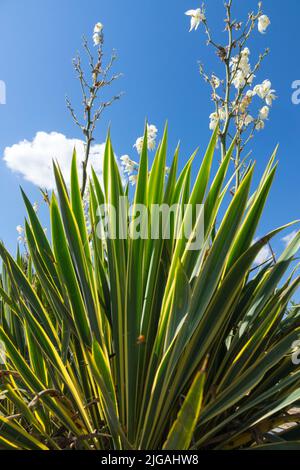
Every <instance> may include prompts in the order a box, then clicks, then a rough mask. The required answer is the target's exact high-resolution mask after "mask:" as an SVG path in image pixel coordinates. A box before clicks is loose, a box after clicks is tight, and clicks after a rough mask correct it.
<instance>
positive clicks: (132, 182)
mask: <svg viewBox="0 0 300 470" xmlns="http://www.w3.org/2000/svg"><path fill="white" fill-rule="evenodd" d="M129 181H130V183H131V184H132V186H134V185H135V184H136V182H137V175H131V176H129Z"/></svg>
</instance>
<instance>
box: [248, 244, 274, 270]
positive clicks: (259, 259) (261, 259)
mask: <svg viewBox="0 0 300 470" xmlns="http://www.w3.org/2000/svg"><path fill="white" fill-rule="evenodd" d="M258 240H259V238H255V239H254V240H253V242H252V243H253V244H254V243H255V242H257V241H258ZM271 259H272V252H271V249H270V247H269V245H264V246H263V247H262V249H261V250H260V252H259V253H258V255H257V256H256V258H255V260H254V262H253V264H254V265H255V266H259V265H261V264H264V263H265V262H266V261H270V260H271Z"/></svg>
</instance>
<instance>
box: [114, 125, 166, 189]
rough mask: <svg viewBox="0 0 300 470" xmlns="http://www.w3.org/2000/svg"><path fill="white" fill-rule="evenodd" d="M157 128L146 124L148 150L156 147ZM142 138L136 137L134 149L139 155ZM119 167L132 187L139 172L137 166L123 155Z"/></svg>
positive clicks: (142, 143)
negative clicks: (120, 166)
mask: <svg viewBox="0 0 300 470" xmlns="http://www.w3.org/2000/svg"><path fill="white" fill-rule="evenodd" d="M157 132H158V130H157V128H156V126H155V125H154V124H147V148H148V150H154V149H155V146H156V138H157ZM143 145H144V137H138V139H137V140H136V143H135V144H134V147H135V148H136V150H137V152H138V154H139V155H140V154H141V153H142V150H143ZM120 160H121V165H122V167H123V171H124V173H125V174H127V175H128V180H129V182H130V183H131V184H132V185H133V186H134V185H135V184H136V182H137V174H138V171H139V164H138V163H137V162H135V161H134V160H132V159H131V158H130V157H129V155H123V156H122V157H121V158H120Z"/></svg>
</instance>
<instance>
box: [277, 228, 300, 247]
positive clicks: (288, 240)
mask: <svg viewBox="0 0 300 470" xmlns="http://www.w3.org/2000/svg"><path fill="white" fill-rule="evenodd" d="M297 233H298V230H293V232H291V233H288V234H287V235H286V236H285V237H283V238H282V239H281V241H283V243H284V244H285V246H288V245H289V244H290V243H291V241H292V240H294V238H295V236H296V235H297Z"/></svg>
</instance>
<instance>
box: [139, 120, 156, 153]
mask: <svg viewBox="0 0 300 470" xmlns="http://www.w3.org/2000/svg"><path fill="white" fill-rule="evenodd" d="M156 137H157V128H156V127H155V126H154V125H153V124H150V125H149V124H147V147H148V150H154V149H155V146H156ZM143 144H144V137H138V138H137V140H136V142H135V144H134V147H135V148H136V150H137V153H138V154H139V155H140V154H141V153H142V150H143Z"/></svg>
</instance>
